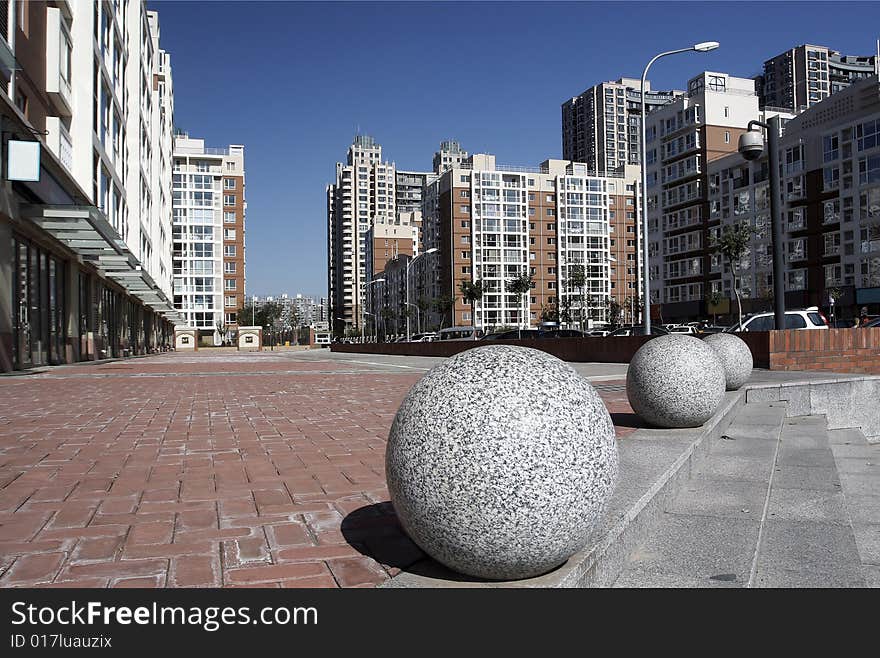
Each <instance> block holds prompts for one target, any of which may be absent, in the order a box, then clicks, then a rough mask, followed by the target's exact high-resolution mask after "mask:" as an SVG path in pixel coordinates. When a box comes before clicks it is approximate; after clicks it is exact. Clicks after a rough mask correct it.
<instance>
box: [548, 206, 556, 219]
mask: <svg viewBox="0 0 880 658" xmlns="http://www.w3.org/2000/svg"><path fill="white" fill-rule="evenodd" d="M555 216H556V210H555V209H554V208H547V217H555Z"/></svg>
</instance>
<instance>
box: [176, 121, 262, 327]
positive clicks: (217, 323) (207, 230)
mask: <svg viewBox="0 0 880 658" xmlns="http://www.w3.org/2000/svg"><path fill="white" fill-rule="evenodd" d="M246 210H247V202H246V201H245V170H244V146H241V145H231V146H229V147H228V148H210V147H206V146H205V142H204V140H202V139H195V138H191V137H189V135H187V134H185V133H179V134H178V135H176V137H175V139H174V173H173V217H174V305H175V308H177V309H178V310H179V311H180V314H181V315H182V316H183V317H184V318H185V321H186V324H187V325H188V326H190V327H196V328H199V329H202V332H203V335H204V336H205V337H207V339H210V337H211V335H212V333H213V332H214V331H219V328H220V327H235V326H237V325H238V324H239V322H238V317H237V315H236V313H237V311H238V309H240V308H242V307H243V306H244V298H245V262H246V261H245V222H246Z"/></svg>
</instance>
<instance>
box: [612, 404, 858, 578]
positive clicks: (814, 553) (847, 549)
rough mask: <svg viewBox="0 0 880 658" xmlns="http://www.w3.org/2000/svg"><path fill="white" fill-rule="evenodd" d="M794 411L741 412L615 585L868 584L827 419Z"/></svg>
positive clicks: (781, 407)
mask: <svg viewBox="0 0 880 658" xmlns="http://www.w3.org/2000/svg"><path fill="white" fill-rule="evenodd" d="M786 412H787V408H786V404H785V403H784V402H761V403H749V404H747V405H745V406H743V407H742V408H741V409H740V410H739V412H738V413H737V415H736V417H735V418H734V419H733V422H732V423H731V425H730V427H729V428H728V430H727V432H726V433H725V434H724V435H722V436H721V437H719V438H717V439H714V440H713V441H712V443H711V444H710V446H709V449H708V451H707V452H706V453H705V456H704V457H703V458H702V459H700V460H699V461H697V462H696V463H695V464H694V465H693V466H692V468H691V472H690V476H689V478H688V479H687V480H686V481H685V482H684V483H683V484H682V486H681V489H680V490H679V493H678V494H677V495H676V496H675V497H674V498H673V500H672V501H671V503H670V504H669V505H668V506H667V507H666V509H665V511H664V514H663V515H662V517H661V518H660V520H659V522H658V524H657V527H656V528H655V529H654V531H653V532H652V533H651V534H650V536H649V537H648V539H647V540H646V541H644V542H643V543H642V544H641V545H640V546H639V547H638V548H636V549H635V550H634V551H633V552H632V553H631V554H630V556H629V559H628V560H627V562H626V564H625V566H624V568H623V569H622V571H621V574H620V576H619V577H618V578H617V580H616V581H615V583H614V585H613V586H614V587H798V586H821V587H854V586H864V585H865V582H866V577H865V575H864V574H865V570H864V568H863V565H862V563H861V561H860V558H859V555H858V551H857V550H856V541H855V537H854V533H853V527H852V525H851V524H850V523H849V518H848V516H847V513H846V505H845V501H844V496H843V493H842V491H841V484H840V478H839V477H838V475H837V469H836V464H835V458H834V454H833V452H832V449H831V444H830V442H829V433H828V431H827V429H826V427H825V419H824V418H823V417H818V416H809V417H791V418H786Z"/></svg>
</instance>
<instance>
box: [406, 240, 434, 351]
mask: <svg viewBox="0 0 880 658" xmlns="http://www.w3.org/2000/svg"><path fill="white" fill-rule="evenodd" d="M435 251H439V250H438V249H437V247H431V248H430V249H428V250H427V251H425V252H424V253H422V254H419V255H418V256H416V258H421V257H422V256H425V255H426V254H433V253H434V252H435ZM416 258H411V259H410V260H409V262H407V264H406V303H407V305H409V306H415V307H416V313H418V312H419V307H418V305H416V304H412V303H410V301H409V268H410V266H411V265H412V264H413V262H414V261H415V260H416ZM420 319H421V318H419V317H418V316H416V320H420ZM409 339H410V332H409V311H407V314H406V342H407V343H408V342H409Z"/></svg>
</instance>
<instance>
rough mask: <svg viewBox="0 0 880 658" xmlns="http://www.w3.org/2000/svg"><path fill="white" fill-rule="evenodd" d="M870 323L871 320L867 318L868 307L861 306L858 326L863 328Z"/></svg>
mask: <svg viewBox="0 0 880 658" xmlns="http://www.w3.org/2000/svg"><path fill="white" fill-rule="evenodd" d="M870 321H871V318H869V317H868V307H867V306H862V310H861V312H860V313H859V326H860V327H865V326H867V324H868V322H870Z"/></svg>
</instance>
